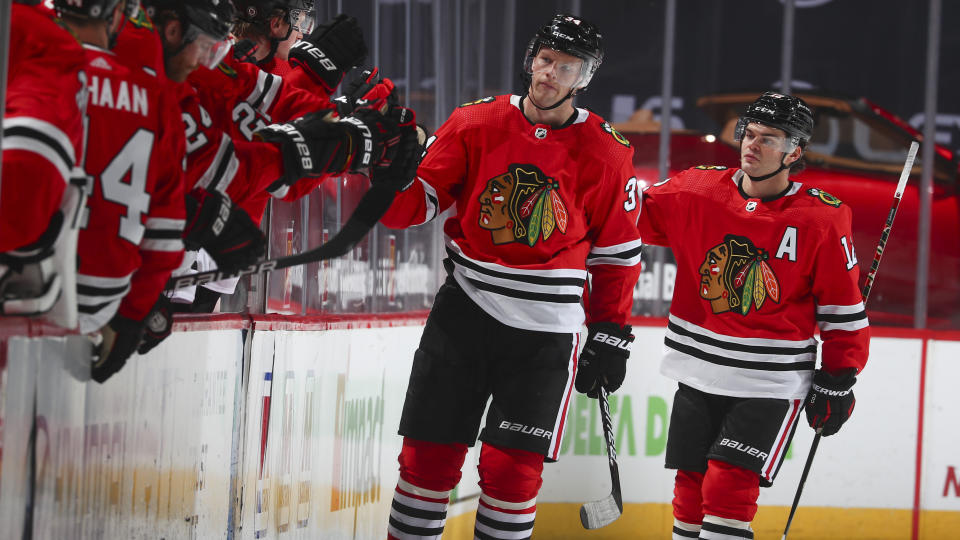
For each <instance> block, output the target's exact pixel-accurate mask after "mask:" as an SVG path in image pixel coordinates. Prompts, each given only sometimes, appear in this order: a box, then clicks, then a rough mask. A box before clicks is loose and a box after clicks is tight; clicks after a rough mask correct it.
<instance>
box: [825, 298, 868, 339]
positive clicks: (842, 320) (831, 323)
mask: <svg viewBox="0 0 960 540" xmlns="http://www.w3.org/2000/svg"><path fill="white" fill-rule="evenodd" d="M817 325H818V326H819V327H820V331H821V332H825V331H829V330H846V331H848V332H853V331H856V330H860V329H861V328H866V327H867V326H869V325H870V323H869V321H867V310H866V308H864V306H863V302H860V303H858V304H855V305H852V306H817Z"/></svg>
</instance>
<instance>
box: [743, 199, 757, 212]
mask: <svg viewBox="0 0 960 540" xmlns="http://www.w3.org/2000/svg"><path fill="white" fill-rule="evenodd" d="M756 209H757V200H756V199H750V200H749V201H747V206H746V210H747V212H753V211H754V210H756Z"/></svg>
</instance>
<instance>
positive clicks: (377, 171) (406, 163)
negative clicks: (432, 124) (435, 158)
mask: <svg viewBox="0 0 960 540" xmlns="http://www.w3.org/2000/svg"><path fill="white" fill-rule="evenodd" d="M390 116H391V117H393V118H394V119H395V120H396V122H397V128H398V130H399V137H398V138H397V142H396V144H394V145H393V146H389V147H387V148H386V153H385V156H384V159H383V160H381V162H380V163H379V164H378V165H377V166H376V167H373V168H372V169H371V170H370V181H371V182H373V183H375V184H389V185H390V187H391V188H392V189H393V190H394V191H403V190H405V189H407V188H408V187H409V186H410V184H412V183H413V180H414V179H415V178H416V177H417V167H418V166H419V165H420V159H421V158H422V157H423V148H424V144H425V143H426V140H427V134H426V131H424V130H423V128H421V127H420V126H418V125H417V123H416V121H415V120H416V115H415V114H414V112H413V110H411V109H407V108H405V107H394V108H393V109H391V111H390Z"/></svg>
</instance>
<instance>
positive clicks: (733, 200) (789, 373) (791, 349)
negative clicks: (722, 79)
mask: <svg viewBox="0 0 960 540" xmlns="http://www.w3.org/2000/svg"><path fill="white" fill-rule="evenodd" d="M742 177H743V172H742V171H740V170H739V169H726V168H725V167H697V168H693V169H689V170H687V171H684V172H682V173H680V174H678V175H677V176H675V177H674V178H671V179H669V180H666V181H663V182H660V183H658V184H655V185H653V186H650V187H648V188H647V189H646V190H644V192H643V209H642V212H641V215H640V219H639V222H638V228H639V230H640V235H641V238H642V239H643V241H644V243H646V244H657V245H661V246H669V247H670V248H671V249H672V250H673V254H674V256H675V257H676V260H677V277H676V283H675V285H674V291H673V303H672V304H671V306H670V322H669V326H668V329H667V335H666V338H665V341H664V343H665V346H664V357H663V363H662V365H661V371H662V372H663V373H664V374H665V375H667V376H668V377H671V378H674V379H676V380H678V381H680V382H682V383H684V384H687V385H690V386H692V387H694V388H697V389H699V390H702V391H704V392H709V393H712V394H721V395H729V396H740V397H762V398H779V399H795V398H802V397H804V396H806V394H807V390H808V389H809V388H810V381H811V378H812V374H813V369H814V368H815V367H816V358H817V341H816V339H814V333H815V331H816V330H817V327H818V326H819V328H820V338H821V340H822V341H823V347H822V363H823V366H824V367H825V368H826V369H827V370H831V371H833V370H838V369H843V368H851V367H852V368H856V369H857V370H860V369H862V368H863V366H864V364H865V363H866V361H867V350H868V346H869V338H870V334H869V326H868V322H867V315H866V311H864V306H863V301H862V296H861V294H860V290H859V289H858V287H857V279H858V277H859V272H860V266H859V264H858V262H857V255H856V252H855V251H854V248H853V234H852V232H851V225H850V224H851V218H852V213H851V210H850V207H849V206H847V205H845V204H843V203H842V202H841V201H839V200H838V199H836V198H835V197H833V196H831V195H830V194H829V193H827V192H825V191H822V190H819V189H817V188H815V187H811V186H805V185H803V184H800V183H797V182H794V183H792V184H791V187H790V189H789V190H788V191H787V192H786V193H785V194H783V195H781V196H778V197H774V198H772V200H760V199H751V198H749V197H748V196H747V195H746V194H745V193H744V192H743V191H742V190H741V189H740V187H739V186H740V184H739V182H740V181H741V179H742Z"/></svg>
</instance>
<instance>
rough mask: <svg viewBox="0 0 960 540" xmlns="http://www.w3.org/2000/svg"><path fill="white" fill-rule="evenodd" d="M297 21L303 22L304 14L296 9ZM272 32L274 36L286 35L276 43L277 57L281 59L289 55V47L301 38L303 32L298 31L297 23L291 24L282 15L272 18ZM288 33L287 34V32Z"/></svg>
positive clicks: (284, 59) (285, 58)
mask: <svg viewBox="0 0 960 540" xmlns="http://www.w3.org/2000/svg"><path fill="white" fill-rule="evenodd" d="M296 13H297V17H298V19H297V21H298V23H300V24H302V23H303V17H305V14H304V13H303V12H300V11H297V12H296ZM273 21H274V22H273V26H272V27H271V28H272V32H271V33H272V34H273V37H275V38H278V39H279V38H282V37H283V36H287V39H285V40H283V41H281V42H280V43H279V44H277V53H276V54H277V58H278V59H280V60H283V61H286V60H287V58H288V57H289V55H290V47H293V45H294V44H296V42H298V41H300V40H301V39H303V33H302V32H301V31H300V26H299V24H291V23H290V21H289V19H285V18H282V17H276V18H274V19H273ZM288 32H289V33H290V35H287V33H288Z"/></svg>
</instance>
